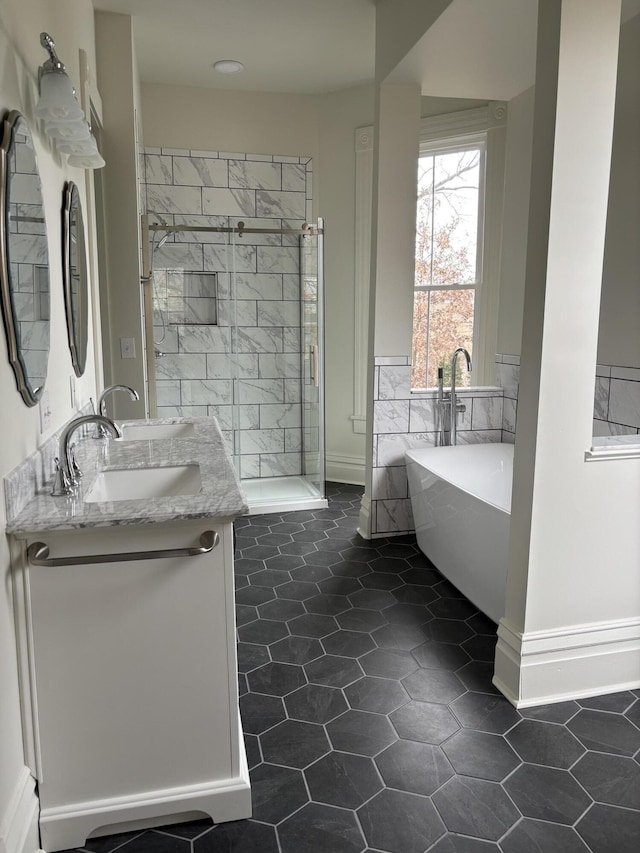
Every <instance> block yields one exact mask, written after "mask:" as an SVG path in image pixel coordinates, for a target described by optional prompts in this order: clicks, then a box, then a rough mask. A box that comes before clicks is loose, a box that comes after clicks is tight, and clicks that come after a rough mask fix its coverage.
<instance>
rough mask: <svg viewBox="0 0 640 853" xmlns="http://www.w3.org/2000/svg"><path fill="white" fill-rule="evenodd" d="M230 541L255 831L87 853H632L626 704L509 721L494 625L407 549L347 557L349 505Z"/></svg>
mask: <svg viewBox="0 0 640 853" xmlns="http://www.w3.org/2000/svg"><path fill="white" fill-rule="evenodd" d="M327 493H328V497H329V508H328V509H326V510H318V511H313V510H309V511H304V512H298V513H296V512H288V513H284V514H276V515H259V516H254V517H243V518H241V519H239V520H238V522H237V525H236V526H237V532H238V539H237V549H238V550H237V554H236V576H237V581H238V584H237V586H238V590H239V592H238V596H237V604H238V617H239V618H238V639H239V646H238V658H239V667H240V671H241V672H242V673H243V675H242V676H241V686H242V692H243V695H242V698H241V700H240V711H241V715H242V719H243V726H244V731H245V736H246V743H247V753H248V756H249V765H250V768H251V782H252V796H253V818H252V819H251V820H246V821H236V822H232V823H226V824H224V823H223V824H219V825H217V826H214V825H213V824H212V822H211V821H210V820H208V819H205V820H197V821H190V822H188V823H182V824H173V825H171V824H170V825H167V826H163V827H156V828H154V829H150V830H145V831H140V832H127V833H120V834H118V835H113V836H106V837H102V838H96V839H89V840H88V841H87V842H86V844H85V847H83V848H79V849H80V850H82V851H85V853H113V851H115V850H116V849H117V850H118V853H231V851H233V853H372V851H376V853H414V851H415V853H483V851H484V853H490V852H491V851H497V853H534V851H535V853H539V852H540V853H559V851H563V853H614V851H615V853H632V851H633V853H636V851H637V850H638V849H639V847H638V844H639V842H638V838H640V699H639V698H638V696H639V693H638V691H624V692H621V693H618V694H612V695H608V696H602V697H593V698H589V699H581V700H579V702H562V703H558V704H556V705H546V706H540V707H537V708H527V709H523V710H522V711H516V710H515V709H514V708H513V707H512V706H511V705H510V704H509V703H508V702H507V700H506V699H504V697H503V696H502V695H501V694H500V693H498V691H497V690H496V688H495V687H494V686H493V685H492V684H491V677H492V674H493V664H492V662H491V661H492V655H493V646H494V643H495V639H496V633H495V626H494V625H493V623H491V622H490V621H489V620H488V619H487V618H486V617H485V616H484V615H483V614H481V613H478V611H477V610H476V609H475V607H474V606H473V605H472V604H471V603H470V602H468V601H467V600H466V599H465V598H464V597H463V596H462V595H461V594H460V593H459V592H458V591H457V590H456V589H455V588H454V587H453V586H451V584H450V583H448V582H447V581H445V580H444V579H443V578H442V576H441V575H440V574H439V573H438V571H437V570H436V569H435V568H434V567H433V566H432V565H431V563H430V562H429V561H428V560H427V559H426V557H425V556H424V555H423V554H421V553H420V552H419V550H418V548H417V545H416V542H415V537H413V536H403V537H399V538H397V539H394V538H389V539H376V540H370V541H367V540H363V539H361V538H360V536H359V535H358V534H357V533H356V524H357V516H358V511H359V506H360V499H361V494H362V490H361V489H359V488H358V487H356V486H349V485H342V484H339V483H329V484H327Z"/></svg>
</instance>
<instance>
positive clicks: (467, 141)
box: [412, 101, 507, 391]
mask: <svg viewBox="0 0 640 853" xmlns="http://www.w3.org/2000/svg"><path fill="white" fill-rule="evenodd" d="M506 122H507V105H506V104H505V103H503V102H502V101H493V102H491V103H490V104H488V105H487V106H486V107H479V108H477V109H473V110H464V111H462V112H458V113H450V114H448V115H443V116H433V117H431V118H426V119H422V121H421V123H420V156H423V155H427V154H433V153H435V152H438V153H441V152H446V150H447V149H449V150H452V151H456V150H458V151H459V150H462V149H463V148H465V147H477V146H478V144H481V145H482V146H483V148H484V151H483V153H482V154H481V164H480V198H481V203H480V205H479V208H480V210H479V213H478V246H477V254H476V263H477V269H476V281H475V283H473V284H466V285H462V284H460V285H445V286H442V285H424V286H419V287H416V286H415V285H414V293H415V292H416V291H432V290H434V291H435V290H470V289H473V290H475V300H474V328H473V373H472V380H471V381H472V383H473V385H476V386H477V385H491V384H493V382H494V360H495V353H496V347H497V332H498V303H499V295H500V257H501V236H502V204H503V192H504V161H505V148H506ZM416 180H417V177H416ZM419 390H421V389H417V388H412V391H419Z"/></svg>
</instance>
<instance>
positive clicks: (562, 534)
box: [495, 0, 640, 706]
mask: <svg viewBox="0 0 640 853" xmlns="http://www.w3.org/2000/svg"><path fill="white" fill-rule="evenodd" d="M620 5H621V4H620V0H610V1H609V2H607V3H602V2H601V0H540V4H539V25H538V56H537V71H536V102H535V114H534V131H533V162H532V174H531V202H530V213H529V234H528V248H527V271H526V288H525V306H524V330H523V340H522V369H521V376H520V396H519V403H518V432H517V438H516V459H515V465H514V493H513V502H512V521H511V538H510V553H509V577H508V584H507V607H506V614H505V617H504V619H503V620H502V622H501V625H500V628H499V642H498V648H497V652H496V676H495V683H496V684H497V685H498V687H499V688H500V689H501V690H502V691H503V692H504V693H505V695H507V696H508V698H510V699H511V701H513V702H514V703H515V704H517V705H520V706H526V705H532V704H537V703H539V702H545V701H560V700H562V699H565V698H567V697H568V696H581V695H582V696H585V695H592V694H597V693H602V692H609V691H613V690H619V689H622V688H623V687H628V686H637V684H638V683H640V680H639V673H640V572H638V568H637V567H638V565H640V535H639V534H638V532H637V531H638V521H637V520H638V518H639V517H640V488H639V486H640V461H639V460H626V461H621V460H617V461H612V462H598V463H595V464H593V463H590V462H588V461H586V459H585V451H587V450H588V449H589V447H590V445H591V420H592V410H593V389H594V375H595V363H596V345H597V328H598V315H599V307H600V284H601V278H602V265H603V253H604V239H605V224H606V215H607V202H608V191H609V172H610V162H611V141H612V132H613V117H614V103H615V91H616V71H617V56H618V40H619V27H620Z"/></svg>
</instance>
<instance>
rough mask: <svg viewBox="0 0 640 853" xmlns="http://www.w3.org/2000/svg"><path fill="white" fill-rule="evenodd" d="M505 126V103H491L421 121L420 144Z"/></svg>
mask: <svg viewBox="0 0 640 853" xmlns="http://www.w3.org/2000/svg"><path fill="white" fill-rule="evenodd" d="M506 124H507V104H506V102H505V101H491V102H490V103H489V104H487V106H486V107H477V108H476V109H473V110H460V111H459V112H456V113H446V114H445V115H440V116H429V117H428V118H423V119H421V121H420V142H430V141H431V140H437V139H448V138H455V137H457V136H470V135H472V134H474V133H486V131H487V130H491V129H492V128H494V127H505V126H506Z"/></svg>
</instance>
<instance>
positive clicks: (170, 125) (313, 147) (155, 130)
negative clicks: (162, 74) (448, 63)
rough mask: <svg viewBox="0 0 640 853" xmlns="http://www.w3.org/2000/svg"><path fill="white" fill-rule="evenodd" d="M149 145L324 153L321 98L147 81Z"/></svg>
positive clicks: (145, 128)
mask: <svg viewBox="0 0 640 853" xmlns="http://www.w3.org/2000/svg"><path fill="white" fill-rule="evenodd" d="M142 121H143V133H144V144H145V145H147V146H150V147H154V146H155V147H162V146H164V147H165V148H193V149H197V150H200V151H239V152H243V153H247V154H284V155H292V156H293V155H296V156H298V155H307V156H309V157H314V158H315V157H316V156H317V153H318V99H317V98H316V97H313V96H310V95H282V94H273V93H270V92H227V91H222V90H220V89H195V88H191V87H187V86H164V85H161V84H153V83H143V85H142Z"/></svg>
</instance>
